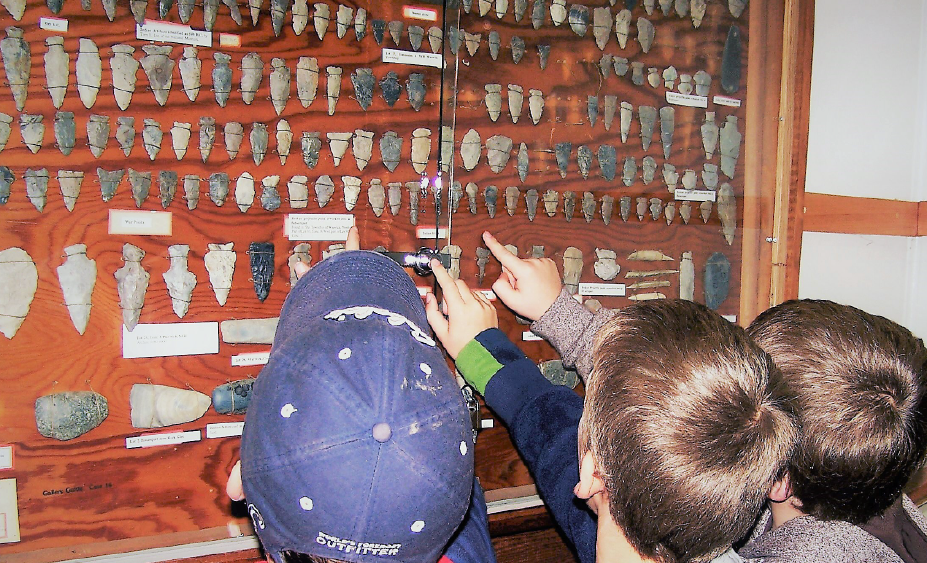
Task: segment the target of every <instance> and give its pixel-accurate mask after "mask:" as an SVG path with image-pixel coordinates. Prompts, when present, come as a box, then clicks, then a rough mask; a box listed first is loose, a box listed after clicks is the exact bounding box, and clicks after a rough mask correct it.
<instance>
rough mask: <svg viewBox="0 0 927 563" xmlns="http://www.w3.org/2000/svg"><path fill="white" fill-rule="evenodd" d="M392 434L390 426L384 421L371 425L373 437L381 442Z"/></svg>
mask: <svg viewBox="0 0 927 563" xmlns="http://www.w3.org/2000/svg"><path fill="white" fill-rule="evenodd" d="M392 435H393V430H392V428H390V427H389V424H387V423H386V422H378V423H377V424H374V425H373V439H374V440H376V441H377V442H380V443H381V444H382V443H383V442H385V441H387V440H389V438H390V436H392Z"/></svg>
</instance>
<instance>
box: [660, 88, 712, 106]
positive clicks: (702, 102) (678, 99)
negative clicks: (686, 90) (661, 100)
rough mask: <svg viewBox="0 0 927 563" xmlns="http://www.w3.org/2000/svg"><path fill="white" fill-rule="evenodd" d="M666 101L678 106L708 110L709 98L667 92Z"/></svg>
mask: <svg viewBox="0 0 927 563" xmlns="http://www.w3.org/2000/svg"><path fill="white" fill-rule="evenodd" d="M666 101H667V102H668V103H671V104H674V105H677V106H688V107H693V108H707V107H708V97H707V96H693V95H692V94H680V93H679V92H667V93H666Z"/></svg>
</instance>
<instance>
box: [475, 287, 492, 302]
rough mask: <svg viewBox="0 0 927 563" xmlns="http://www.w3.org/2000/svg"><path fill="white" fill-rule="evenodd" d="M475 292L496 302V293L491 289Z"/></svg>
mask: <svg viewBox="0 0 927 563" xmlns="http://www.w3.org/2000/svg"><path fill="white" fill-rule="evenodd" d="M475 291H478V292H479V293H482V294H483V297H485V298H486V299H489V300H490V301H495V300H496V292H495V291H493V290H491V289H477V290H475Z"/></svg>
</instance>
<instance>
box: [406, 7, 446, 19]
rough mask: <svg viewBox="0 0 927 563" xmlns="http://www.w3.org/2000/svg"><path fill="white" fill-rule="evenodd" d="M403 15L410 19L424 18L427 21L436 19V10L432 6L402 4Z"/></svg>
mask: <svg viewBox="0 0 927 563" xmlns="http://www.w3.org/2000/svg"><path fill="white" fill-rule="evenodd" d="M402 15H403V17H406V18H409V19H411V20H424V21H429V22H436V21H438V10H435V9H433V8H417V7H415V6H403V7H402Z"/></svg>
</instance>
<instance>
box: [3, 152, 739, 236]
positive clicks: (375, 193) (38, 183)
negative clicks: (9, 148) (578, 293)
mask: <svg viewBox="0 0 927 563" xmlns="http://www.w3.org/2000/svg"><path fill="white" fill-rule="evenodd" d="M689 172H692V171H691V170H687V171H686V174H685V175H684V176H683V178H684V179H685V178H687V177H690V176H691V175H690V174H688V173H689ZM693 174H694V172H693ZM128 176H129V184H130V185H131V190H132V199H133V200H134V201H135V205H136V206H137V207H141V206H142V204H143V203H144V202H145V200H147V199H148V196H149V195H150V193H151V183H152V173H151V172H139V171H137V170H133V169H131V168H130V169H129V174H128ZM124 177H125V170H124V169H119V170H106V169H103V168H97V178H98V181H99V184H100V194H101V196H102V198H103V201H110V200H111V199H113V197H115V195H116V192H117V191H118V188H119V185H120V183H121V182H122V180H123V178H124ZM83 179H84V173H83V172H81V171H76V170H59V171H58V173H57V181H58V185H59V189H60V191H61V195H62V198H63V200H64V205H65V207H66V208H67V209H68V210H69V211H73V210H74V207H75V205H76V204H77V199H78V197H79V196H80V191H81V186H82V184H83ZM48 180H49V175H48V171H47V170H46V169H44V168H42V169H27V170H26V172H25V183H26V197H27V198H28V199H29V201H30V202H31V203H32V205H33V206H35V208H36V209H37V210H39V211H40V212H41V211H43V210H44V209H45V205H46V204H47V203H48ZM206 180H207V184H208V186H209V192H208V196H209V199H211V200H212V202H213V203H214V204H216V206H219V207H221V206H223V205H224V204H225V201H226V199H227V198H228V195H229V187H230V179H229V176H228V174H226V173H224V172H215V173H213V174H211V175H210V176H209V177H208V178H207V179H206ZM13 181H14V180H13V173H12V171H10V169H9V168H7V167H5V166H0V205H5V204H6V203H7V202H8V201H9V198H10V195H11V191H12V190H11V186H12V184H13ZM201 182H202V179H201V178H200V177H199V176H198V175H196V174H187V175H185V176H184V177H183V178H179V177H178V174H177V173H176V172H174V171H171V170H162V171H160V172H159V173H158V190H159V196H158V197H159V199H160V200H161V206H162V207H163V208H164V209H167V208H168V207H170V205H171V203H173V201H174V198H175V196H176V195H177V190H178V185H179V184H180V183H182V185H183V192H184V196H183V199H184V200H185V202H186V205H187V208H188V209H191V210H193V209H196V207H197V205H199V200H200V184H201ZM341 182H342V185H343V194H344V196H343V197H344V205H345V209H346V210H347V211H353V210H354V208H355V207H356V205H357V203H358V201H359V200H360V195H361V192H362V190H363V180H362V179H361V178H359V177H357V176H342V177H341ZM257 184H258V182H256V180H255V178H254V176H252V175H251V174H250V173H248V172H244V173H242V174H241V175H240V176H239V177H238V178H237V179H236V181H235V188H234V198H235V204H236V205H237V206H238V209H239V210H240V211H241V212H242V213H246V212H247V211H248V210H249V209H251V207H252V206H253V205H254V203H255V197H257V192H256V185H257ZM259 184H260V187H261V193H260V196H259V197H257V198H258V200H259V201H260V204H261V207H262V208H264V209H265V210H266V211H276V210H277V209H279V208H280V206H281V204H282V201H281V197H280V176H279V175H269V176H265V177H264V178H262V179H261V181H260V183H259ZM683 185H684V186H685V185H687V184H686V183H685V181H684V183H683ZM422 186H423V183H422V181H421V180H415V181H410V182H405V184H403V183H401V182H390V183H388V184H387V185H386V186H383V184H382V183H381V181H380V180H379V179H376V178H374V179H372V180H370V183H369V185H368V186H367V200H368V202H369V204H370V207H371V209H373V212H374V214H375V215H376V216H377V217H380V216H381V215H382V214H383V211H384V210H385V209H386V208H387V207H388V208H389V210H390V212H391V213H392V214H393V216H396V215H399V213H400V211H401V209H402V201H403V195H402V194H403V191H406V192H408V194H409V195H408V199H409V219H410V221H411V223H412V224H413V225H417V224H418V216H419V211H420V210H421V209H423V206H424V205H425V204H426V202H425V201H424V199H425V195H427V184H426V188H425V190H426V191H424V195H423V189H422ZM313 188H314V191H315V196H316V201H317V202H318V204H319V208H320V209H322V208H325V206H327V205H328V203H329V202H330V201H331V199H332V196H333V195H334V193H335V183H334V181H333V180H332V178H331V176H329V175H327V174H326V175H322V176H319V177H318V178H317V179H316V180H315V182H314V186H313ZM286 189H287V195H288V199H289V202H290V207H292V208H293V209H305V208H306V207H307V206H308V204H309V178H308V177H307V176H303V175H296V176H293V177H291V178H290V180H289V181H288V182H287V185H286ZM687 189H691V188H687ZM431 193H432V196H433V197H434V202H433V203H434V204H435V207H436V208H438V209H439V210H440V209H442V199H443V198H444V197H445V196H444V194H443V193H442V192H441V191H440V190H439V189H438V186H437V185H435V186H432V190H431ZM464 195H466V197H467V206H468V209H469V211H470V213H472V214H476V213H477V209H478V198H479V197H480V196H481V195H482V198H483V204H484V206H485V207H486V211H487V213H488V214H489V217H490V218H494V217H495V216H496V211H497V209H498V207H499V195H500V192H499V188H498V187H497V186H494V185H489V186H486V188H485V189H484V190H483V191H482V193H481V192H480V189H479V186H477V184H476V183H474V182H468V183H467V185H466V186H464V187H462V186H461V183H460V182H457V181H454V182H452V183H451V187H450V190H449V193H448V196H447V197H448V198H449V201H448V205H449V207H450V210H451V212H452V213H456V212H457V209H458V208H459V206H460V203H461V200H462V199H463V197H464ZM501 195H502V196H503V200H504V206H505V210H506V212H507V213H508V215H509V216H514V215H515V214H516V213H517V212H518V209H519V208H520V206H521V204H520V201H521V198H522V190H521V189H519V188H518V187H517V186H508V187H506V188H505V190H504V191H503V192H502V194H501ZM561 199H562V200H563V214H564V218H565V219H566V220H567V221H571V220H572V219H573V217H574V215H575V212H576V205H577V198H576V193H575V192H572V191H564V192H563V193H560V192H558V191H556V190H547V191H546V192H544V194H543V195H542V194H540V193H539V192H538V190H536V189H534V188H530V189H528V190H526V191H525V192H524V200H525V212H526V214H527V216H528V219H529V220H530V221H534V218H535V217H536V215H537V212H538V204H539V203H541V204H542V205H543V211H544V213H545V214H546V215H547V216H548V217H555V216H557V215H558V208H559V206H560V201H561ZM717 200H718V216H719V218H720V219H721V224H722V227H723V232H724V236H725V238H726V239H727V241H728V243H729V244H730V243H732V242H733V237H734V231H735V228H736V225H735V221H736V214H737V213H736V201H735V199H734V190H733V187H732V186H731V185H730V184H728V183H724V184H722V185H721V187H720V189H718V190H717ZM636 201H637V202H636V214H637V217H638V220H640V221H643V220H644V217H645V216H647V215H648V214H649V215H650V216H652V218H653V220H654V221H656V220H658V219H660V218H661V217H663V218H665V219H666V224H667V225H670V224H672V223H673V220H674V219H675V218H676V203H675V202H673V201H670V202H668V203H667V204H666V205H665V206H664V205H663V201H662V200H661V199H660V198H657V197H652V198H650V199H649V200H648V199H647V198H646V197H638V198H637V200H636ZM618 202H619V208H618V211H619V215H620V217H621V219H622V220H623V221H625V222H627V220H628V218H629V217H630V216H631V196H621V197H620V198H619V199H618ZM579 203H580V210H581V211H582V214H583V216H584V217H585V219H586V222H587V223H590V222H592V220H593V219H594V217H595V216H596V212H597V209H598V211H599V213H600V215H601V217H602V221H603V222H604V223H605V224H606V225H608V224H609V223H610V222H611V220H612V215H613V213H614V208H615V198H614V197H613V196H610V195H605V196H602V198H601V201H600V202H599V203H597V202H596V200H595V196H594V195H593V193H592V192H584V193H583V196H582V201H581V202H579ZM711 209H712V202H711V201H704V202H701V203H700V204H699V214H700V215H701V217H702V220H703V222H705V223H707V222H708V219H709V218H710V217H711ZM679 216H680V217H681V219H682V221H683V222H684V223H685V224H688V223H689V220H690V219H691V217H692V204H691V203H689V202H688V201H683V202H681V203H680V204H679Z"/></svg>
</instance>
